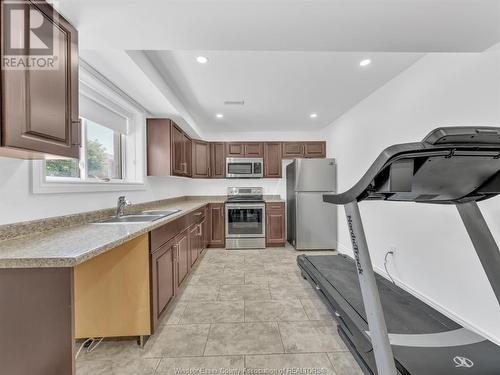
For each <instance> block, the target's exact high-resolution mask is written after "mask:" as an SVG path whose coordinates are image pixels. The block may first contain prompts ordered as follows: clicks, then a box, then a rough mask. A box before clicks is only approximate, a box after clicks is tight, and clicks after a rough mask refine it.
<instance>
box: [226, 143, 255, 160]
mask: <svg viewBox="0 0 500 375" xmlns="http://www.w3.org/2000/svg"><path fill="white" fill-rule="evenodd" d="M263 155H264V145H263V143H262V142H249V143H242V142H229V143H226V156H227V157H229V158H237V157H246V158H261V157H263Z"/></svg>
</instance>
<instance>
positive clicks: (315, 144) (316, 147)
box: [283, 141, 326, 159]
mask: <svg viewBox="0 0 500 375" xmlns="http://www.w3.org/2000/svg"><path fill="white" fill-rule="evenodd" d="M325 157H326V142H325V141H310V142H283V159H296V158H325Z"/></svg>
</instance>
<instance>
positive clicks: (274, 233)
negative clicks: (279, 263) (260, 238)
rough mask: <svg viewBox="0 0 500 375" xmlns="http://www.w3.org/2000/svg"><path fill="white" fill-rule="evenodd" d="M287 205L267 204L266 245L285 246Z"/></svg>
mask: <svg viewBox="0 0 500 375" xmlns="http://www.w3.org/2000/svg"><path fill="white" fill-rule="evenodd" d="M285 236H286V234H285V204H284V203H279V202H277V203H274V202H273V203H267V204H266V244H267V246H284V244H285Z"/></svg>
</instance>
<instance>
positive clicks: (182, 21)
mask: <svg viewBox="0 0 500 375" xmlns="http://www.w3.org/2000/svg"><path fill="white" fill-rule="evenodd" d="M57 3H58V7H59V8H60V9H61V11H62V12H63V14H64V15H66V16H67V17H68V18H69V19H70V20H71V21H72V22H73V23H74V24H75V25H76V26H77V27H78V29H79V30H80V42H81V46H82V48H85V49H95V48H98V49H106V48H112V49H122V50H147V49H149V50H193V49H194V50H292V51H314V50H330V51H361V52H364V51H380V52H391V51H392V52H465V51H476V52H477V51H482V50H484V49H486V48H488V47H490V46H491V45H493V44H494V43H496V42H497V41H498V40H499V39H500V38H499V35H500V31H499V30H500V22H499V19H500V3H499V1H498V0H176V1H172V0H59V1H58V2H57Z"/></svg>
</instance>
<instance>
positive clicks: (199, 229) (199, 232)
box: [198, 224, 201, 236]
mask: <svg viewBox="0 0 500 375" xmlns="http://www.w3.org/2000/svg"><path fill="white" fill-rule="evenodd" d="M198 236H201V224H198Z"/></svg>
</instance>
